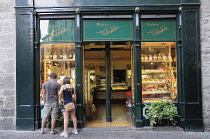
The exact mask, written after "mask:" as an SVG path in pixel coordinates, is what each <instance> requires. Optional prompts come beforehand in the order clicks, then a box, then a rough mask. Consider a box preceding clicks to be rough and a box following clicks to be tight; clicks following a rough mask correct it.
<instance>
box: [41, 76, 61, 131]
mask: <svg viewBox="0 0 210 139" xmlns="http://www.w3.org/2000/svg"><path fill="white" fill-rule="evenodd" d="M56 79H57V74H56V73H51V74H50V80H49V81H47V82H45V83H44V84H43V86H42V97H43V100H44V111H43V117H42V127H41V130H40V132H41V134H44V127H45V124H46V120H47V119H48V118H49V116H50V114H51V118H52V119H51V131H50V133H51V134H52V135H54V134H56V133H57V131H56V130H54V128H55V123H56V120H57V119H58V114H59V106H58V93H59V90H60V84H59V83H58V82H57V80H56Z"/></svg>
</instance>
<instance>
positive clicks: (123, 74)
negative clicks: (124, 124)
mask: <svg viewBox="0 0 210 139" xmlns="http://www.w3.org/2000/svg"><path fill="white" fill-rule="evenodd" d="M110 63H111V110H112V121H131V120H132V118H131V114H132V91H131V84H132V83H131V82H132V79H131V77H132V75H131V74H132V72H131V43H130V42H111V43H110Z"/></svg>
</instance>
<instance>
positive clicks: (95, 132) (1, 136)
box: [0, 127, 210, 139]
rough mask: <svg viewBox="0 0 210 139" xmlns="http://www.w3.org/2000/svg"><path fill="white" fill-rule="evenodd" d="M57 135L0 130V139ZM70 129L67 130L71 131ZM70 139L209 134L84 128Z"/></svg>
mask: <svg viewBox="0 0 210 139" xmlns="http://www.w3.org/2000/svg"><path fill="white" fill-rule="evenodd" d="M56 130H57V131H58V133H57V134H55V135H51V134H50V131H49V129H46V130H45V131H46V133H45V134H43V135H40V133H39V131H38V130H36V131H16V130H0V139H62V138H63V137H60V135H59V134H60V133H61V132H62V129H61V128H56ZM71 130H72V128H69V131H71ZM68 138H71V139H209V138H210V132H184V131H183V130H182V129H181V128H178V127H157V128H155V129H152V128H150V127H144V128H135V127H103V128H102V127H100V128H91V127H86V128H83V129H80V130H79V134H78V135H74V134H69V137H68Z"/></svg>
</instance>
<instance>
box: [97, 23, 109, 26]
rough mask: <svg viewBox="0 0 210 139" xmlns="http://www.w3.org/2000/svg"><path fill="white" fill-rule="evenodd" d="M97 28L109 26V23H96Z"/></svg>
mask: <svg viewBox="0 0 210 139" xmlns="http://www.w3.org/2000/svg"><path fill="white" fill-rule="evenodd" d="M96 26H108V24H107V23H96Z"/></svg>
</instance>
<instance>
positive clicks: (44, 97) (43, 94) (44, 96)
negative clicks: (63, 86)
mask: <svg viewBox="0 0 210 139" xmlns="http://www.w3.org/2000/svg"><path fill="white" fill-rule="evenodd" d="M42 97H43V100H44V104H45V103H46V92H45V89H42Z"/></svg>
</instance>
